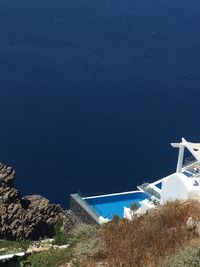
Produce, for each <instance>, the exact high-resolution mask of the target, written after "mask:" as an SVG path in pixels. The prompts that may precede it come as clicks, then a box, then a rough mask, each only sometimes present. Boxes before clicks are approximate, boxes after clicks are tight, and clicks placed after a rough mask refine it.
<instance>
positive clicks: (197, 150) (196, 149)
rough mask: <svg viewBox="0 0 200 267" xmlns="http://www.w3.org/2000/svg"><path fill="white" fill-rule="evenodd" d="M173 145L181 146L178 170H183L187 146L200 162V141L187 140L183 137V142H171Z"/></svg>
mask: <svg viewBox="0 0 200 267" xmlns="http://www.w3.org/2000/svg"><path fill="white" fill-rule="evenodd" d="M171 145H172V146H173V147H177V148H179V154H178V162H177V167H176V172H182V167H183V159H184V150H185V148H187V149H188V150H189V151H190V153H191V154H192V155H193V156H194V157H195V159H196V160H197V161H198V162H200V143H191V142H187V141H186V140H185V139H184V138H182V142H180V143H171Z"/></svg>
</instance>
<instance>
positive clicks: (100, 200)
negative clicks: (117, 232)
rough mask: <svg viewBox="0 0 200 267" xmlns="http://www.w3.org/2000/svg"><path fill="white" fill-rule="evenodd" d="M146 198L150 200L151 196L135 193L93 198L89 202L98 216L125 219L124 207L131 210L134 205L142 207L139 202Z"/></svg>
mask: <svg viewBox="0 0 200 267" xmlns="http://www.w3.org/2000/svg"><path fill="white" fill-rule="evenodd" d="M145 198H149V196H148V195H147V194H145V193H143V192H135V193H127V194H123V195H114V196H105V197H96V198H91V199H87V202H88V204H89V205H90V206H91V208H92V209H93V210H94V211H95V212H96V213H97V214H99V215H101V216H103V217H105V218H108V219H112V218H113V216H114V215H115V214H117V215H118V216H119V217H120V218H123V212H124V207H127V208H130V206H131V204H132V203H137V204H138V205H140V204H139V201H141V200H144V199H145Z"/></svg>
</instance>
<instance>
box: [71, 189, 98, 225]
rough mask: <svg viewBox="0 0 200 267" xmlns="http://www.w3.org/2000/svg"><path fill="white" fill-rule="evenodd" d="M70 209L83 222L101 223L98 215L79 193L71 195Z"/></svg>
mask: <svg viewBox="0 0 200 267" xmlns="http://www.w3.org/2000/svg"><path fill="white" fill-rule="evenodd" d="M70 209H71V210H72V211H73V213H74V214H75V215H76V216H77V217H79V218H80V220H81V221H82V222H84V223H87V224H99V217H98V215H97V214H96V213H94V212H93V211H92V210H91V209H90V208H89V207H88V205H87V204H86V203H85V201H84V200H83V199H82V198H81V197H80V195H79V194H72V195H70Z"/></svg>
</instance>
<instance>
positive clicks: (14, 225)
mask: <svg viewBox="0 0 200 267" xmlns="http://www.w3.org/2000/svg"><path fill="white" fill-rule="evenodd" d="M14 176H15V171H14V170H13V169H12V168H11V167H7V166H5V165H3V164H1V163H0V238H6V239H9V240H23V239H31V240H37V239H38V238H42V237H51V236H52V235H53V231H54V225H55V223H56V221H57V219H58V217H59V216H61V215H62V214H63V210H62V208H61V207H60V205H55V204H50V203H49V200H47V199H46V198H44V197H42V196H39V195H32V196H25V197H21V195H20V193H19V190H17V189H16V188H15V187H14Z"/></svg>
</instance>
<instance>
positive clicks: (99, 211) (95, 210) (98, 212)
mask: <svg viewBox="0 0 200 267" xmlns="http://www.w3.org/2000/svg"><path fill="white" fill-rule="evenodd" d="M78 194H79V196H80V198H81V199H82V201H83V202H84V203H85V205H86V206H87V207H88V208H90V209H91V210H92V211H93V212H94V213H95V214H96V215H97V216H102V211H101V210H100V209H99V208H97V207H95V206H94V205H91V204H89V203H88V201H87V199H85V197H84V196H83V195H82V193H81V192H80V190H79V191H78Z"/></svg>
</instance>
